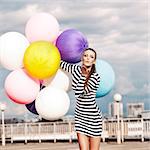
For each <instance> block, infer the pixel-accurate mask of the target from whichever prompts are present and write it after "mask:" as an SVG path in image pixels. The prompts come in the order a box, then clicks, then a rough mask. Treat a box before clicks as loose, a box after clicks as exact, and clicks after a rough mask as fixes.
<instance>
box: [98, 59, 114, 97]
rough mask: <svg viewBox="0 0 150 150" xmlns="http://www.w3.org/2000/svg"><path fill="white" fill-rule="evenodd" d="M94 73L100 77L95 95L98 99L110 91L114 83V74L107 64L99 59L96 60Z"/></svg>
mask: <svg viewBox="0 0 150 150" xmlns="http://www.w3.org/2000/svg"><path fill="white" fill-rule="evenodd" d="M96 72H97V73H98V74H99V75H100V84H99V88H98V89H97V93H96V97H97V98H98V97H103V96H105V95H107V94H108V93H109V92H110V91H111V90H112V88H113V86H114V83H115V73H114V71H113V69H112V67H111V65H110V64H109V63H108V62H106V61H104V60H100V59H97V60H96Z"/></svg>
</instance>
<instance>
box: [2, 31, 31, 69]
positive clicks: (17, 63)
mask: <svg viewBox="0 0 150 150" xmlns="http://www.w3.org/2000/svg"><path fill="white" fill-rule="evenodd" d="M28 46H29V42H28V40H27V39H26V37H25V36H24V35H22V34H20V33H18V32H7V33H5V34H3V35H2V36H1V37H0V62H1V65H2V66H3V67H4V68H6V69H8V70H15V69H19V68H22V66H23V56H24V52H25V50H26V48H27V47H28Z"/></svg>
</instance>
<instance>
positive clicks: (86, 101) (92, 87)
mask: <svg viewBox="0 0 150 150" xmlns="http://www.w3.org/2000/svg"><path fill="white" fill-rule="evenodd" d="M96 56H97V55H96V51H95V50H94V49H91V48H87V49H85V50H84V52H83V56H82V59H81V60H82V65H81V66H79V65H76V64H70V63H67V62H64V61H61V63H60V67H61V69H63V70H65V71H67V72H69V73H71V74H72V89H73V90H74V92H75V97H76V107H75V130H76V133H77V137H78V142H79V147H80V150H89V149H90V150H99V147H100V140H101V138H100V137H101V133H102V114H101V111H100V109H99V107H98V106H97V104H96V101H95V96H96V91H97V88H98V87H99V82H100V76H99V75H98V73H96V69H95V62H96Z"/></svg>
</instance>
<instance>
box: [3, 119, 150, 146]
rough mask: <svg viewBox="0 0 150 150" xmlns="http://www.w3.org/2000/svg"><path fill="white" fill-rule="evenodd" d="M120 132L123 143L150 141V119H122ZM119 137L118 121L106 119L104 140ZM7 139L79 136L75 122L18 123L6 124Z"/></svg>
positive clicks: (70, 139)
mask: <svg viewBox="0 0 150 150" xmlns="http://www.w3.org/2000/svg"><path fill="white" fill-rule="evenodd" d="M119 125H120V126H119V127H120V131H121V139H122V142H123V141H124V139H126V138H132V139H133V138H135V139H136V138H140V139H141V141H144V139H145V138H149V139H150V119H149V120H143V119H142V118H135V119H133V118H132V119H125V118H122V119H120V124H119ZM1 135H2V128H1V130H0V137H1ZM116 135H117V120H116V119H107V120H106V119H104V120H103V133H102V139H103V141H105V139H106V138H116ZM5 138H6V140H10V141H11V143H13V142H14V141H24V142H25V143H27V142H28V141H29V140H37V141H39V142H41V141H42V140H52V141H54V142H56V141H57V140H68V141H69V142H72V140H76V139H77V136H76V133H75V129H74V122H72V121H70V122H46V123H17V124H5Z"/></svg>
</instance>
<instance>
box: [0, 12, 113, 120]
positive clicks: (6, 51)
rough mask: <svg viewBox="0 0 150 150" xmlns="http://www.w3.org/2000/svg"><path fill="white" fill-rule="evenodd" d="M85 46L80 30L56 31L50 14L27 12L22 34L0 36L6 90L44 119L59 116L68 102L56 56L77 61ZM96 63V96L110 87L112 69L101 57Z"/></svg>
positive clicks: (67, 84)
mask: <svg viewBox="0 0 150 150" xmlns="http://www.w3.org/2000/svg"><path fill="white" fill-rule="evenodd" d="M87 47H88V41H87V39H86V37H85V36H84V35H83V34H82V33H81V32H80V31H78V30H76V29H67V30H65V31H63V32H62V31H60V29H59V23H58V21H57V19H56V18H55V17H54V16H52V15H51V14H48V13H38V14H35V15H34V16H31V18H30V19H29V20H28V21H27V23H26V26H25V35H23V34H21V33H18V32H7V33H4V34H3V35H1V36H0V63H1V65H2V66H3V67H4V68H6V69H8V70H11V72H10V74H9V75H8V76H7V78H6V80H5V86H4V88H5V91H6V94H7V95H8V97H9V98H10V99H11V100H12V101H14V102H16V103H18V104H24V105H25V106H26V107H27V109H28V110H29V111H30V112H32V113H34V114H39V115H40V116H41V117H42V118H44V119H47V120H55V119H59V118H60V117H62V116H64V115H65V114H66V113H67V111H68V109H69V106H70V100H69V96H68V94H67V91H68V90H70V79H69V76H68V74H67V73H65V72H63V71H62V70H61V69H59V65H60V60H61V59H62V60H64V61H66V62H69V63H78V62H80V60H81V54H82V53H83V51H84V49H86V48H87ZM96 67H97V68H98V69H97V71H98V72H99V70H100V72H99V73H100V74H102V77H101V78H102V79H101V83H100V84H101V85H100V88H99V89H98V92H97V97H101V96H104V95H106V94H107V93H108V92H110V90H111V89H112V86H113V84H114V72H113V70H112V68H111V66H110V65H109V64H108V63H106V62H105V61H101V60H100V61H97V64H96ZM99 68H100V69H99ZM108 78H111V79H110V80H111V81H109V80H108ZM42 84H43V85H45V88H43V87H42V86H41V85H42Z"/></svg>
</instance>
